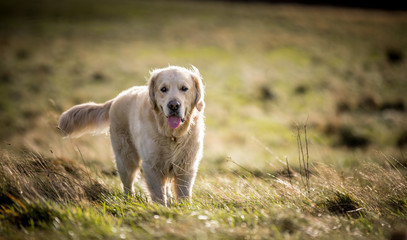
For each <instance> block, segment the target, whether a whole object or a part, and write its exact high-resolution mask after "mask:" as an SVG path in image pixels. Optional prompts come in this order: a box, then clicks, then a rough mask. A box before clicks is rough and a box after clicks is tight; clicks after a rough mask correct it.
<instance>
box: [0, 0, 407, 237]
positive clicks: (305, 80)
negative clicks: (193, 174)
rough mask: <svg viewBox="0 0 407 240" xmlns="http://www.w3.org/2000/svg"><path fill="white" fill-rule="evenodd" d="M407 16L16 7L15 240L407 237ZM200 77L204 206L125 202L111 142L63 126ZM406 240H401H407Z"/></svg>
mask: <svg viewBox="0 0 407 240" xmlns="http://www.w3.org/2000/svg"><path fill="white" fill-rule="evenodd" d="M406 55H407V13H406V12H384V11H376V10H369V11H364V10H356V9H346V8H329V7H317V6H314V7H306V6H299V5H267V4H244V3H222V2H194V1H192V2H191V1H185V2H178V1H175V2H174V1H171V3H169V2H166V1H149V2H148V3H145V2H142V1H140V2H138V1H127V0H119V1H108V0H105V1H93V0H89V1H76V0H69V1H63V2H54V1H48V0H42V1H36V2H35V3H34V2H29V1H27V2H26V1H13V2H11V1H6V2H0V56H1V61H0V126H1V128H0V140H1V141H0V151H1V164H0V165H1V166H0V172H1V173H0V190H1V191H0V203H1V207H0V238H6V239H9V238H10V239H13V238H14V239H21V238H24V239H25V238H32V239H36V238H38V239H42V238H49V237H51V236H52V237H54V238H58V239H83V238H90V239H99V238H102V239H124V238H139V239H151V238H161V237H166V238H192V239H195V238H197V239H213V238H242V239H243V238H253V239H262V238H276V239H308V238H313V237H318V238H322V239H327V238H336V239H343V238H347V239H388V238H390V237H391V236H393V237H397V236H399V237H400V236H403V234H404V236H406V235H407V232H405V226H406V224H407V217H406V214H407V187H406V186H407V180H406V176H407V175H406V173H407V171H406V168H407V160H406V147H407V109H406V104H407V99H406V97H405V93H406V92H407V83H406V76H407V66H406V65H407V61H406V59H405V58H406ZM169 64H171V65H181V66H186V67H188V66H189V65H190V64H192V65H194V66H196V67H198V68H199V69H200V71H201V74H202V75H203V78H204V82H205V86H206V95H205V100H206V106H207V108H206V110H205V115H206V125H207V130H206V138H205V154H204V158H203V160H202V163H201V166H200V170H199V174H198V177H197V182H196V185H195V188H194V196H193V203H192V204H184V203H183V204H179V205H176V206H173V207H171V208H164V207H161V206H158V205H155V204H151V203H148V202H147V196H146V194H145V193H146V192H145V191H144V190H143V181H142V180H140V183H139V184H138V186H139V191H138V194H137V197H135V198H133V199H127V198H126V197H125V196H122V194H121V189H120V188H121V185H120V180H119V177H118V176H117V173H116V170H115V167H114V162H113V154H112V151H111V148H110V140H109V137H108V136H104V135H102V136H84V137H82V138H80V139H62V137H61V135H60V133H59V132H58V131H57V129H56V125H57V121H58V118H59V115H60V114H61V113H62V112H63V111H64V110H65V109H67V108H69V107H71V106H72V105H74V104H79V103H83V102H88V101H95V102H104V101H106V100H109V99H111V98H113V97H115V96H116V95H117V94H118V93H120V92H121V91H122V90H124V89H127V88H129V87H131V86H134V85H143V84H145V82H146V80H147V78H148V76H149V71H150V70H152V69H154V68H157V67H165V66H168V65H169ZM394 239H397V238H394Z"/></svg>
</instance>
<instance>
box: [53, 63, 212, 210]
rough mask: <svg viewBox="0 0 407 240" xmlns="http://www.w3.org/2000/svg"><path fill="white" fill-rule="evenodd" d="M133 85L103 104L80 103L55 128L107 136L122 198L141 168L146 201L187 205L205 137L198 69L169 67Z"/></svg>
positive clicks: (130, 188) (200, 80) (200, 81)
mask: <svg viewBox="0 0 407 240" xmlns="http://www.w3.org/2000/svg"><path fill="white" fill-rule="evenodd" d="M147 85H148V86H136V87H133V88H130V89H128V90H125V91H123V92H122V93H120V94H119V95H118V96H117V97H116V98H114V99H112V100H109V101H107V102H105V103H104V104H95V103H92V102H91V103H85V104H80V105H76V106H74V107H72V108H71V109H69V110H67V111H65V112H64V113H63V114H62V115H61V118H60V120H59V124H58V127H59V129H61V130H62V131H63V132H64V133H65V134H66V135H68V136H71V137H78V136H80V135H82V134H84V133H100V132H102V131H103V130H105V129H106V128H108V127H109V125H110V138H111V142H112V147H113V151H114V155H115V159H116V166H117V169H118V172H119V174H120V178H121V181H122V183H123V188H124V192H125V194H129V195H131V194H133V193H134V188H133V181H134V178H135V176H136V172H137V170H138V169H139V167H140V162H142V163H141V165H142V168H143V172H144V176H145V180H146V183H147V187H148V190H149V192H150V197H151V199H152V200H153V201H154V202H158V203H161V204H163V205H166V206H168V205H169V204H171V201H172V198H175V199H177V200H187V201H190V199H191V195H192V187H193V185H194V181H195V177H196V173H197V170H198V165H199V162H200V160H201V158H202V151H203V138H204V130H205V125H204V116H203V112H204V108H205V103H204V87H203V84H202V79H201V76H200V73H199V71H198V69H196V68H195V67H193V66H192V69H186V68H182V67H176V66H170V67H167V68H163V69H156V70H154V71H152V72H151V76H150V79H149V80H148V84H147Z"/></svg>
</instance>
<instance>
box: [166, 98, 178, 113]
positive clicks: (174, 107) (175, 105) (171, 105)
mask: <svg viewBox="0 0 407 240" xmlns="http://www.w3.org/2000/svg"><path fill="white" fill-rule="evenodd" d="M179 106H181V103H179V102H178V101H177V100H171V101H170V102H169V103H168V104H167V107H168V108H169V109H170V110H172V111H177V110H178V108H179Z"/></svg>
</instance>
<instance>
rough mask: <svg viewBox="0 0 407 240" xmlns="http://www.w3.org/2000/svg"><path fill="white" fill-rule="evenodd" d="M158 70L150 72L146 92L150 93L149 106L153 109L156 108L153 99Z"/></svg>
mask: <svg viewBox="0 0 407 240" xmlns="http://www.w3.org/2000/svg"><path fill="white" fill-rule="evenodd" d="M157 76H158V72H157V71H153V72H151V77H150V79H149V80H148V94H149V95H150V102H151V106H153V108H154V109H157V108H158V106H157V103H156V101H155V81H156V79H157Z"/></svg>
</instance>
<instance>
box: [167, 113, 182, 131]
mask: <svg viewBox="0 0 407 240" xmlns="http://www.w3.org/2000/svg"><path fill="white" fill-rule="evenodd" d="M180 123H181V118H180V117H177V116H170V117H168V124H169V125H170V128H172V129H176V128H177V127H178V126H179V124H180Z"/></svg>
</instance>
